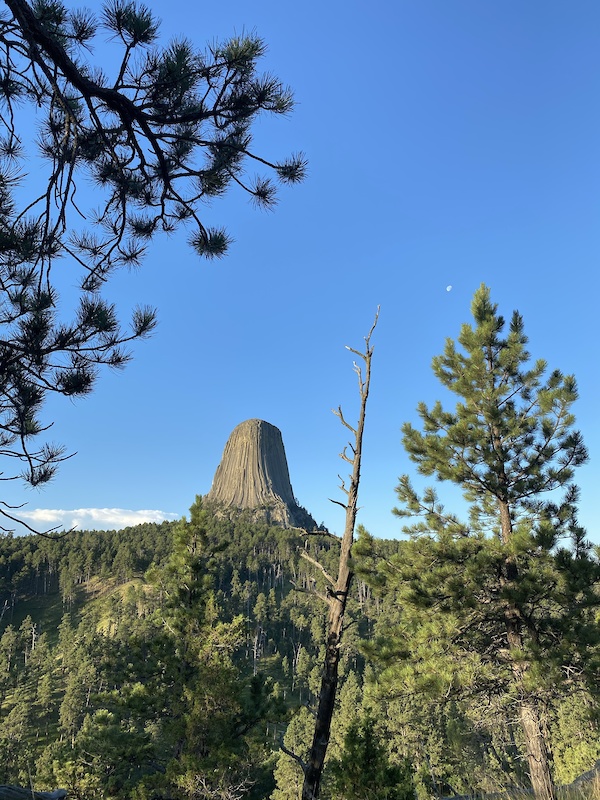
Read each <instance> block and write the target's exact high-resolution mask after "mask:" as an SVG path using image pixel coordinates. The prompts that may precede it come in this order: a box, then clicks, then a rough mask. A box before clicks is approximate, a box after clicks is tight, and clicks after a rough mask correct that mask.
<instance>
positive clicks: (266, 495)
mask: <svg viewBox="0 0 600 800" xmlns="http://www.w3.org/2000/svg"><path fill="white" fill-rule="evenodd" d="M206 500H207V501H208V502H210V503H214V504H215V505H219V506H221V507H224V508H226V509H231V510H250V511H252V512H253V515H252V516H253V517H255V518H257V519H265V520H266V521H267V522H269V523H270V524H273V525H281V526H282V527H284V528H290V527H293V528H305V529H307V530H315V529H316V527H317V524H316V522H315V521H314V519H313V518H312V517H311V516H310V514H309V513H308V512H307V511H306V510H305V509H304V508H302V507H301V506H299V505H298V503H297V502H296V500H295V498H294V492H293V491H292V484H291V483H290V474H289V471H288V465H287V459H286V457H285V449H284V447H283V439H282V437H281V431H280V430H279V428H276V427H275V426H274V425H271V424H270V423H269V422H265V421H264V420H262V419H248V420H246V421H245V422H242V423H240V424H239V425H238V426H237V427H236V428H234V429H233V431H232V433H231V436H230V437H229V439H228V440H227V444H226V445H225V450H224V451H223V457H222V459H221V463H220V464H219V466H218V467H217V471H216V472H215V477H214V480H213V484H212V488H211V490H210V492H209V493H208V495H207V496H206Z"/></svg>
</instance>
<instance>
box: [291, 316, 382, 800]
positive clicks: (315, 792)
mask: <svg viewBox="0 0 600 800" xmlns="http://www.w3.org/2000/svg"><path fill="white" fill-rule="evenodd" d="M378 318H379V308H377V313H376V314H375V320H374V322H373V325H372V326H371V330H370V331H369V333H368V334H367V336H365V348H364V352H361V351H359V350H354V348H352V347H348V346H346V349H347V350H350V352H351V353H353V354H354V355H355V356H356V357H357V359H361V360H362V362H363V364H362V365H361V364H360V361H355V362H354V371H355V373H356V375H357V376H358V391H359V395H360V410H359V414H358V423H357V425H356V427H354V426H353V425H351V424H350V423H349V422H348V421H347V420H346V418H345V417H344V414H343V412H342V409H341V406H340V407H338V408H337V410H335V411H334V412H333V413H334V414H335V415H336V416H337V417H339V419H340V421H341V423H342V425H343V426H344V427H345V428H347V429H348V430H349V431H350V432H351V434H352V437H353V440H352V441H350V442H349V443H348V445H347V446H346V447H344V449H343V450H342V452H341V453H340V458H341V459H342V460H343V461H345V462H346V463H347V464H349V465H350V467H351V474H350V483H349V484H348V485H346V482H345V480H344V479H343V478H342V477H341V476H340V481H341V484H340V488H341V490H342V492H343V493H344V495H345V496H346V499H345V501H344V502H340V501H338V500H332V502H333V503H336V504H337V505H340V506H341V507H342V508H343V509H344V510H345V512H346V523H345V527H344V534H343V536H342V539H341V543H340V559H339V566H338V574H337V579H334V578H333V577H332V576H331V575H329V573H328V572H327V571H326V570H325V569H324V568H323V567H322V565H321V564H319V563H318V561H316V559H313V558H312V556H309V555H308V554H307V553H306V554H305V553H304V552H303V553H302V555H303V556H304V558H306V559H307V560H309V561H311V563H313V564H314V565H315V566H316V567H318V569H319V570H320V571H321V572H322V574H323V575H324V577H325V579H326V581H327V583H328V584H329V586H327V590H326V594H325V595H322V594H321V595H320V596H321V597H322V598H323V599H324V600H325V602H326V603H327V604H328V606H329V616H328V631H327V647H326V651H325V663H324V665H323V674H322V678H321V690H320V692H319V703H318V706H317V712H316V716H315V730H314V736H313V742H312V746H311V749H310V754H309V756H308V760H307V761H306V763H304V762H303V761H301V760H299V759H297V758H296V757H295V756H293V757H294V758H296V760H297V761H298V763H300V765H301V766H302V769H303V772H304V784H303V787H302V800H316V798H318V796H319V789H320V785H321V776H322V774H323V765H324V763H325V755H326V753H327V747H328V745H329V734H330V730H331V720H332V717H333V710H334V706H335V698H336V694H337V688H338V667H339V662H340V646H341V643H342V636H343V633H344V616H345V613H346V603H347V600H348V593H349V591H350V585H351V583H352V569H351V565H350V556H351V553H352V545H353V543H354V528H355V524H356V514H357V512H358V487H359V483H360V468H361V460H362V441H363V433H364V428H365V417H366V412H367V399H368V397H369V386H370V382H371V359H372V356H373V346H372V345H371V336H372V335H373V331H374V330H375V327H376V325H377V321H378ZM363 370H364V372H363ZM292 755H293V754H292Z"/></svg>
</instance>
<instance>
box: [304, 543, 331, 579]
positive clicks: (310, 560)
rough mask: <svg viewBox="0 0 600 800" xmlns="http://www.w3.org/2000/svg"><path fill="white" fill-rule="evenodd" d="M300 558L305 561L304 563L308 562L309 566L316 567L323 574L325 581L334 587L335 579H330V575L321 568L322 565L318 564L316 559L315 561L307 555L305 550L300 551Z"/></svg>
mask: <svg viewBox="0 0 600 800" xmlns="http://www.w3.org/2000/svg"><path fill="white" fill-rule="evenodd" d="M300 557H301V558H303V559H305V561H308V562H309V563H310V564H312V565H313V566H315V567H317V569H319V570H321V572H322V573H323V576H324V578H325V580H327V581H329V583H330V584H331V585H332V586H335V579H334V578H332V577H331V575H330V574H329V573H328V572H327V570H326V569H325V567H323V565H322V564H320V563H319V562H318V561H317V559H316V558H313V557H312V556H311V555H309V554H308V553H307V552H306V550H301V551H300Z"/></svg>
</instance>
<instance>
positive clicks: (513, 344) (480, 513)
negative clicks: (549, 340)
mask: <svg viewBox="0 0 600 800" xmlns="http://www.w3.org/2000/svg"><path fill="white" fill-rule="evenodd" d="M471 308H472V313H473V317H474V321H475V325H474V326H471V325H469V324H465V325H463V326H462V329H461V332H460V335H459V337H458V345H457V343H455V342H454V341H453V340H451V339H448V340H447V341H446V346H445V350H444V353H443V354H442V355H440V356H437V357H436V358H434V359H433V370H434V373H435V375H436V376H437V377H438V379H439V380H440V381H441V383H442V384H443V386H444V387H445V388H446V389H448V390H449V391H450V392H453V393H454V394H456V395H458V397H459V401H458V402H457V405H456V408H455V410H454V411H453V412H449V411H446V410H445V409H444V408H443V406H442V404H441V402H439V401H438V402H436V403H435V404H434V406H433V407H432V408H428V407H427V406H426V405H425V403H420V404H419V406H418V412H419V416H420V417H421V420H422V425H423V428H422V430H417V429H416V428H415V427H413V426H412V425H411V424H410V423H406V424H405V425H404V426H403V441H404V445H405V447H406V449H407V451H408V453H409V455H410V457H411V459H412V460H413V461H414V462H415V463H416V464H417V467H418V470H419V472H420V473H422V474H424V475H429V476H431V475H433V476H435V477H436V478H437V479H438V480H440V481H450V482H452V483H455V484H457V485H458V486H460V487H461V488H462V490H463V493H464V497H465V499H466V500H467V501H468V503H470V508H471V513H470V521H469V524H468V525H467V524H463V523H461V522H460V521H459V520H458V518H457V517H455V516H453V515H449V514H447V513H445V511H444V508H443V506H442V505H441V504H440V503H439V502H438V500H437V495H436V493H435V491H434V490H433V489H428V490H427V491H426V492H425V493H424V495H423V497H421V496H419V495H418V494H417V492H416V491H415V490H414V489H413V487H412V486H411V484H410V481H409V479H408V477H407V476H403V477H402V478H401V479H400V484H399V486H398V490H397V491H398V496H399V499H400V500H401V502H402V503H403V507H402V508H401V509H400V510H397V513H398V514H399V515H400V516H403V517H405V516H408V517H421V519H420V521H418V522H416V523H415V524H414V525H412V526H409V527H407V528H406V529H405V530H406V531H407V532H409V533H410V534H411V536H412V541H411V542H408V543H407V545H406V547H404V548H401V550H400V552H399V553H398V555H397V556H395V557H393V558H391V559H389V560H388V561H387V562H386V564H385V565H383V563H382V565H381V566H382V569H381V574H382V575H384V576H385V579H386V580H387V585H388V589H392V588H393V589H395V590H397V602H398V603H400V604H401V607H405V608H406V609H408V610H409V611H408V613H406V614H405V615H404V621H403V622H402V621H401V626H400V630H398V629H396V631H395V633H391V632H390V635H391V636H392V638H393V641H391V642H388V644H386V645H383V647H384V649H385V652H384V650H380V655H381V656H382V657H383V660H384V661H386V663H388V664H390V665H392V664H393V662H394V661H395V666H394V667H391V668H392V669H393V670H395V672H396V679H398V678H399V676H400V675H401V674H402V673H404V677H405V678H406V677H407V674H408V672H412V673H413V675H414V674H415V673H419V674H420V676H419V681H420V683H419V684H418V687H417V688H419V689H420V690H423V689H424V688H426V689H427V690H429V691H437V692H438V693H440V692H442V690H443V691H444V692H447V693H449V694H451V692H452V691H453V689H454V690H456V691H460V690H465V689H466V688H467V686H469V685H470V691H473V690H474V687H475V690H476V691H480V692H487V693H488V694H489V695H494V694H496V695H497V694H498V693H500V694H502V695H503V696H504V697H505V698H506V699H507V701H510V704H511V706H512V708H514V709H515V711H516V714H517V716H518V719H519V721H520V727H521V732H522V739H523V743H524V747H525V751H526V757H527V763H528V767H529V774H530V778H531V783H532V787H533V790H534V793H535V796H536V798H537V799H538V800H554V798H555V797H556V791H555V787H554V781H553V776H552V764H551V748H550V741H549V721H548V707H549V702H550V700H551V699H552V698H553V697H554V696H555V695H556V691H557V688H556V687H557V686H561V685H562V686H565V685H568V684H569V683H573V681H574V680H575V678H576V677H584V675H585V673H586V671H590V670H593V669H595V668H596V666H597V664H596V662H594V661H593V659H592V658H591V656H592V654H593V652H594V651H593V648H592V649H590V648H591V646H592V645H595V644H597V637H598V629H597V626H596V625H595V624H594V620H593V615H592V613H591V612H592V610H593V609H594V608H597V606H598V602H599V598H598V594H597V593H596V591H595V590H594V583H595V582H596V581H597V579H598V576H599V574H600V573H599V565H598V560H597V559H596V558H595V557H594V555H593V554H592V552H591V550H590V547H589V545H588V544H587V542H586V540H585V532H584V531H583V529H582V528H581V527H580V526H579V525H578V523H577V519H576V501H577V489H576V487H575V485H574V483H573V473H574V469H575V467H577V466H579V465H580V464H582V463H583V462H584V461H585V460H586V457H587V453H586V450H585V447H584V445H583V441H582V437H581V435H580V433H579V432H577V431H576V430H574V417H573V414H572V413H571V407H572V405H573V403H574V402H575V400H576V398H577V390H576V384H575V380H574V378H573V377H572V376H564V375H562V374H561V373H560V372H559V371H557V370H555V371H553V372H551V373H550V374H549V375H547V374H546V373H547V367H546V363H545V362H544V361H541V360H539V361H536V362H535V363H534V364H533V365H531V364H530V363H529V362H530V356H529V353H528V352H527V350H526V349H525V348H526V344H527V338H526V336H525V334H524V330H523V320H522V318H521V316H520V315H519V314H518V312H514V314H513V317H512V321H511V324H510V328H509V330H508V332H507V333H506V334H503V331H504V328H505V321H504V319H503V318H502V317H501V316H500V315H499V314H498V313H497V306H496V305H495V304H493V303H492V302H491V299H490V291H489V289H488V288H487V287H486V286H483V285H482V286H481V287H480V288H479V289H478V290H477V292H476V293H475V296H474V299H473V302H472V307H471ZM564 539H566V540H567V541H568V543H569V544H570V547H565V546H562V545H561V541H562V540H564ZM371 545H372V542H371ZM369 548H370V545H369V544H368V543H366V547H363V552H368V550H369ZM402 604H404V606H402ZM401 636H404V637H405V639H404V641H403V642H402V644H401V645H400V637H401ZM407 642H410V644H407ZM394 649H395V651H396V652H395V655H394V652H393V651H394Z"/></svg>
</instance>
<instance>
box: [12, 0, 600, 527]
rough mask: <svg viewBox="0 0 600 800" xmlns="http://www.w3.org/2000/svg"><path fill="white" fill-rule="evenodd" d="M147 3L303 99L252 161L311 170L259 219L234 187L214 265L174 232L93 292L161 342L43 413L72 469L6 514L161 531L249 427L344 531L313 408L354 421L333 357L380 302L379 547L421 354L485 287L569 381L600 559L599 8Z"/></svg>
mask: <svg viewBox="0 0 600 800" xmlns="http://www.w3.org/2000/svg"><path fill="white" fill-rule="evenodd" d="M151 5H152V8H153V10H155V12H156V13H157V15H158V16H159V17H160V18H161V19H162V21H163V24H162V32H163V35H164V37H165V38H170V37H172V36H177V35H181V34H182V33H183V34H185V35H186V36H188V37H191V38H192V39H193V40H194V41H195V42H197V43H198V44H204V43H207V42H211V41H214V39H221V38H224V37H227V36H228V35H231V34H233V33H239V32H241V31H242V30H256V31H257V32H258V33H259V34H260V35H261V36H262V37H263V38H264V39H265V40H266V41H267V43H268V47H269V51H268V54H267V57H266V58H265V62H264V68H265V70H266V71H269V72H273V73H275V74H276V75H277V76H278V77H279V78H280V79H281V80H282V81H283V82H285V83H287V84H289V85H290V86H291V87H292V88H293V90H294V93H295V97H296V101H297V106H296V109H295V111H294V113H293V114H292V115H290V116H289V117H288V118H286V119H274V120H270V119H265V120H264V121H262V122H261V123H260V125H259V127H258V129H257V131H256V150H257V151H258V152H261V151H262V153H264V154H265V155H266V156H267V157H270V158H273V159H277V158H280V157H284V156H285V155H287V154H289V153H291V152H295V151H298V150H303V151H304V152H305V153H306V155H307V157H308V159H309V174H308V178H307V180H306V182H305V183H304V184H302V185H301V186H299V187H295V188H289V189H284V190H282V192H281V194H280V203H279V205H278V206H277V208H276V209H275V211H274V212H260V211H257V210H256V209H254V208H253V207H252V206H251V205H250V204H249V203H248V202H247V200H246V199H245V198H244V197H243V196H240V195H239V194H236V193H235V192H232V194H231V195H229V196H227V197H226V198H224V199H222V200H220V201H217V202H215V204H214V206H212V207H211V208H208V209H207V211H206V221H207V223H208V224H226V225H227V227H228V229H229V232H230V233H231V234H232V236H233V237H234V238H235V243H234V245H233V246H232V248H231V251H230V254H229V255H228V256H227V257H226V258H225V259H224V260H222V261H220V262H217V263H204V262H199V261H198V260H197V259H196V258H195V256H194V254H193V253H192V252H191V251H190V250H189V249H188V248H187V246H186V243H185V237H184V235H181V236H176V237H174V238H171V239H168V240H159V241H157V242H156V243H155V245H154V247H153V248H152V250H151V252H150V254H149V257H148V259H147V261H146V263H145V265H144V267H143V268H142V269H141V270H140V271H139V272H136V273H123V274H121V275H119V276H118V277H117V278H116V279H115V280H114V281H113V282H112V283H111V285H110V287H109V289H108V294H109V296H111V297H113V298H114V299H115V300H116V301H117V302H118V303H119V304H120V306H121V307H122V308H123V309H124V311H126V310H127V309H128V308H129V307H131V306H133V305H135V304H136V303H148V304H150V305H153V306H157V307H158V308H159V316H160V325H159V327H158V329H157V332H156V334H155V335H154V337H153V338H152V339H151V340H150V341H148V342H146V343H142V344H140V345H138V346H136V348H135V360H134V361H133V363H132V364H131V365H130V366H129V367H128V368H127V369H126V371H125V372H123V373H117V374H110V373H107V374H105V375H104V376H103V377H102V379H101V380H100V382H99V384H98V388H97V390H96V392H95V393H94V395H93V396H92V397H90V398H88V399H86V400H84V401H77V402H75V403H74V402H71V401H68V400H65V399H61V398H58V399H54V400H52V401H51V402H50V403H49V404H48V409H47V419H48V420H55V425H54V429H53V432H52V438H53V439H54V440H56V441H60V442H63V443H64V444H65V445H66V446H67V448H68V449H69V450H71V451H77V456H75V457H74V458H73V459H71V460H70V461H68V462H66V463H65V464H64V465H63V467H62V469H61V470H60V472H59V474H58V476H57V477H56V479H55V480H54V481H53V482H52V483H51V484H50V485H48V486H46V487H44V488H43V489H42V490H40V491H38V490H35V491H34V490H30V489H25V488H22V487H19V486H17V485H10V486H5V492H4V496H5V499H6V500H7V501H8V502H11V503H13V504H14V503H20V502H27V503H28V507H27V508H28V510H29V511H30V512H32V513H33V512H34V511H35V510H36V509H37V511H36V512H35V513H36V515H37V516H36V524H43V521H44V519H45V518H44V516H43V514H42V511H41V510H52V514H53V516H52V518H51V519H52V524H55V522H54V521H55V520H56V519H57V514H56V511H57V510H59V511H61V512H62V513H61V514H60V515H58V516H60V518H62V519H63V520H64V521H65V525H67V526H68V525H69V524H70V523H71V520H72V519H73V516H72V515H69V513H68V512H69V511H70V510H72V509H77V510H78V511H77V514H76V518H77V521H78V522H79V523H80V525H81V527H110V526H112V525H118V524H122V522H123V521H126V524H131V521H132V520H137V519H141V518H144V516H148V514H147V513H141V514H140V513H139V512H141V511H142V512H146V511H147V510H152V511H153V512H157V513H156V516H160V515H161V514H163V515H165V516H169V515H171V516H172V517H179V516H182V515H184V514H185V513H187V509H188V508H189V506H190V505H191V503H192V502H193V499H194V496H195V495H196V494H205V493H206V492H208V490H209V489H210V485H211V481H212V477H213V475H214V471H215V469H216V467H217V465H218V463H219V460H220V457H221V454H222V450H223V447H224V445H225V442H226V440H227V437H228V436H229V433H230V432H231V430H232V429H233V428H234V427H235V426H236V425H237V424H238V423H239V422H241V421H243V420H245V419H248V418H251V417H259V418H262V419H265V420H267V421H269V422H271V423H272V424H274V425H276V426H277V427H279V428H280V430H281V431H282V435H283V439H284V443H285V447H286V451H287V457H288V463H289V468H290V474H291V480H292V486H293V488H294V492H295V494H296V496H297V498H298V500H299V501H300V502H301V503H302V504H303V505H304V506H306V507H307V508H308V509H309V511H310V512H311V513H312V514H313V516H314V517H315V518H316V519H317V520H318V521H319V522H321V521H323V522H324V523H325V524H326V525H327V526H328V527H329V528H330V529H331V530H333V531H337V532H340V531H341V529H342V527H343V519H342V514H341V511H340V509H339V508H338V507H337V506H335V505H333V504H332V503H330V502H329V500H328V498H334V499H342V497H341V495H340V492H339V490H338V489H337V484H338V479H337V475H338V473H340V472H342V473H345V468H344V464H343V463H342V462H341V461H340V460H339V458H338V453H339V452H340V451H341V449H342V447H343V446H344V444H345V443H346V438H347V437H346V436H345V431H344V430H343V429H342V427H341V426H340V424H339V422H338V420H337V419H336V417H335V416H334V415H333V414H332V413H331V409H332V408H334V407H337V405H338V404H341V405H342V407H343V409H344V412H345V414H346V416H347V417H348V418H352V417H353V415H354V414H355V412H356V409H357V405H358V398H357V392H356V382H355V376H354V374H353V372H352V358H351V356H350V355H349V354H348V352H347V351H346V350H345V349H344V345H351V346H353V347H360V345H361V343H362V337H363V336H364V334H365V333H367V331H368V330H369V327H370V325H371V322H372V320H373V316H374V313H375V309H376V307H377V306H378V305H381V316H380V322H379V325H378V328H377V331H376V333H375V335H374V339H373V341H374V344H375V355H374V361H373V381H372V394H371V400H370V406H369V416H368V421H367V428H366V434H365V452H364V462H363V480H362V484H361V493H360V505H361V507H362V510H361V512H360V516H359V521H361V522H362V523H363V524H364V525H366V527H367V528H368V529H369V530H370V531H371V532H372V533H373V534H375V535H377V536H384V537H392V536H397V535H399V533H400V527H401V524H400V521H399V520H397V519H396V518H394V517H393V516H392V515H391V513H390V511H391V508H392V507H393V506H394V505H395V492H394V487H395V485H396V483H397V478H398V476H399V475H400V474H402V473H404V472H409V473H410V474H412V475H413V476H414V469H413V466H412V464H411V463H410V461H409V460H408V458H407V456H406V455H405V453H404V451H403V449H402V444H401V440H400V427H401V425H402V423H403V422H404V421H406V420H411V421H415V420H416V414H415V407H416V405H417V403H418V402H419V401H420V400H424V401H425V402H427V403H433V402H434V401H435V400H436V399H437V398H438V397H441V391H440V389H438V386H437V383H436V381H435V379H434V378H433V375H432V373H431V368H430V362H431V358H432V357H433V356H434V355H436V354H438V353H439V352H441V350H442V349H443V346H444V340H445V338H446V337H455V336H456V335H457V334H458V332H459V328H460V325H461V323H462V322H465V321H468V320H469V316H470V315H469V305H470V301H471V298H472V295H473V293H474V291H475V289H476V288H477V287H478V286H479V285H480V283H482V282H485V283H486V284H488V285H489V286H490V287H491V290H492V298H493V299H494V300H495V301H496V302H498V303H499V305H500V310H501V312H502V313H504V315H505V316H506V317H510V314H511V312H512V310H513V309H514V308H518V309H519V311H520V312H521V313H522V314H523V316H524V319H525V326H526V331H527V333H528V335H529V338H530V351H531V353H532V355H533V356H534V357H536V358H537V357H541V358H545V359H547V361H548V363H549V366H550V367H551V368H559V369H561V370H563V371H564V372H568V373H571V372H573V373H575V375H576V377H577V380H578V384H579V388H580V395H581V399H580V401H579V402H578V404H577V406H576V408H575V413H576V415H577V421H578V426H579V427H580V429H581V430H582V431H583V434H584V438H585V440H586V443H587V446H588V448H589V451H590V462H589V464H588V465H586V466H585V467H583V468H581V469H580V470H579V473H578V482H579V484H580V486H581V488H582V500H581V505H580V517H581V521H582V522H583V523H584V524H585V525H586V526H587V527H588V530H589V533H590V536H591V538H593V539H594V540H595V541H597V542H600V526H599V524H598V513H597V510H596V508H597V506H596V496H595V495H596V493H597V487H598V477H599V467H598V463H599V460H600V434H599V426H598V425H597V421H596V418H597V414H598V410H597V409H598V407H599V404H598V400H599V396H600V379H599V377H598V355H597V353H598V344H599V335H598V330H599V326H598V312H597V305H598V300H599V290H600V280H599V278H598V257H599V249H600V248H599V245H600V227H599V225H598V221H599V212H600V151H599V147H600V112H599V105H598V97H599V90H600V71H599V67H600V63H599V62H600V6H599V5H598V3H597V2H595V0H594V2H586V0H581V1H580V2H577V3H569V4H567V3H564V2H553V0H530V1H529V2H527V3H521V2H517V1H516V0H507V1H505V2H484V1H483V0H472V1H468V2H467V0H403V1H401V2H394V3H392V2H384V3H369V4H367V3H357V2H343V3H342V2H338V1H337V0H333V1H331V0H330V2H328V3H321V2H319V3H317V2H315V0H306V1H305V2H304V3H303V4H302V6H301V7H299V6H297V5H296V6H293V5H286V4H282V3H280V2H277V3H276V2H271V1H270V0H269V1H263V0H256V2H253V3H248V2H241V0H230V2H228V3H227V4H217V3H205V4H195V3H190V2H189V0H169V2H168V3H167V2H164V0H157V1H156V2H153V3H151ZM88 6H90V7H92V8H94V7H97V4H96V2H92V3H88ZM449 285H451V286H452V290H451V291H447V290H446V287H447V286H449ZM415 483H416V484H417V485H424V484H423V482H422V481H421V480H420V479H417V478H416V477H415ZM441 494H442V496H443V497H445V498H446V499H447V507H448V508H450V509H453V508H455V507H456V508H458V505H455V504H457V496H456V493H454V492H452V491H450V492H448V493H446V492H445V491H444V490H442V491H441ZM87 509H91V510H92V511H89V512H86V510H87ZM100 509H112V512H111V514H110V515H109V516H107V515H104V516H103V514H102V512H101V511H99V510H100ZM118 509H121V510H123V511H118ZM86 513H87V516H86ZM47 514H48V515H49V514H50V512H47ZM47 518H48V520H50V516H47Z"/></svg>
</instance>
